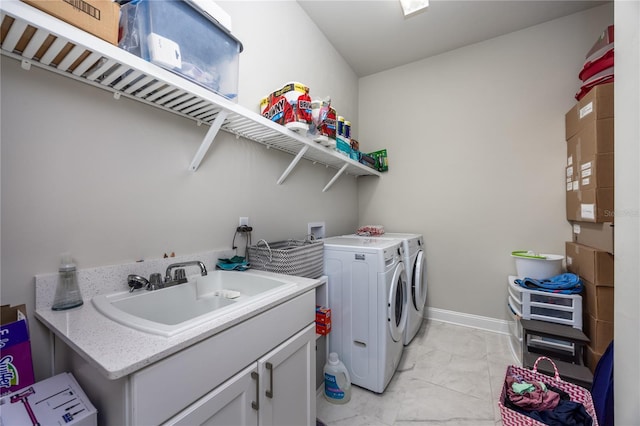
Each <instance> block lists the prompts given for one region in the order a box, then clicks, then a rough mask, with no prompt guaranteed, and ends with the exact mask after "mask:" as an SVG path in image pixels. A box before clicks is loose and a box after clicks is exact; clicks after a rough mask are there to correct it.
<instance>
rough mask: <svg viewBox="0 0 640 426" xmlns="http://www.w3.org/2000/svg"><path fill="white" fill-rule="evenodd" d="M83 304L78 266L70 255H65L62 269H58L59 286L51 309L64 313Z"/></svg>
mask: <svg viewBox="0 0 640 426" xmlns="http://www.w3.org/2000/svg"><path fill="white" fill-rule="evenodd" d="M82 303H83V301H82V294H81V293H80V287H78V277H77V272H76V264H75V263H73V259H72V258H71V254H70V253H63V254H62V256H61V259H60V267H59V268H58V286H57V287H56V295H55V298H54V299H53V306H51V309H53V310H54V311H63V310H65V309H71V308H75V307H77V306H80V305H82Z"/></svg>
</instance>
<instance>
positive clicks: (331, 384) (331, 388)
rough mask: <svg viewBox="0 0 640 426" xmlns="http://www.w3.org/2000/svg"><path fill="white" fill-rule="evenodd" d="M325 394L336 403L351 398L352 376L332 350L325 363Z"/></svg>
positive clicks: (343, 402)
mask: <svg viewBox="0 0 640 426" xmlns="http://www.w3.org/2000/svg"><path fill="white" fill-rule="evenodd" d="M324 396H325V398H326V399H327V401H329V402H332V403H334V404H346V403H347V402H349V400H350V399H351V378H350V377H349V372H348V371H347V367H345V366H344V364H343V363H342V362H341V361H340V360H339V359H338V354H337V353H335V352H331V353H330V354H329V359H328V360H327V363H326V364H325V365H324Z"/></svg>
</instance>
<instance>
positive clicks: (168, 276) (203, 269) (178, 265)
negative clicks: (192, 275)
mask: <svg viewBox="0 0 640 426" xmlns="http://www.w3.org/2000/svg"><path fill="white" fill-rule="evenodd" d="M185 266H198V267H200V275H202V276H203V277H204V276H205V275H207V268H206V266H204V263H202V262H201V261H199V260H192V261H189V262H179V263H172V264H171V265H169V266H167V271H166V272H165V274H164V275H165V276H164V281H165V283H168V282H170V281H178V280H179V281H182V282H186V281H187V278H186V275H185V274H184V269H177V270H176V272H175V277H173V278H172V277H171V270H172V269H173V268H184V267H185ZM180 271H181V272H180ZM183 280H184V281H183Z"/></svg>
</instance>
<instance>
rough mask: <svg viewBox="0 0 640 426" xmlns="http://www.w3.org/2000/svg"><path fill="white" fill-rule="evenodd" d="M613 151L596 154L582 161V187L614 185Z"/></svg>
mask: <svg viewBox="0 0 640 426" xmlns="http://www.w3.org/2000/svg"><path fill="white" fill-rule="evenodd" d="M613 180H614V169H613V153H612V152H610V153H607V154H595V155H594V156H593V157H590V158H583V159H582V160H581V162H580V189H583V190H585V189H595V188H611V187H613Z"/></svg>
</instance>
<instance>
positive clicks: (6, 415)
mask: <svg viewBox="0 0 640 426" xmlns="http://www.w3.org/2000/svg"><path fill="white" fill-rule="evenodd" d="M0 407H2V408H1V409H0V424H2V425H36V424H40V425H58V424H61V425H74V426H95V425H97V424H98V412H97V411H96V409H95V407H94V406H93V404H91V401H89V398H87V395H85V393H84V392H83V391H82V388H80V385H79V384H78V382H76V379H75V378H74V377H73V376H72V375H71V373H62V374H58V375H57V376H53V377H50V378H48V379H46V380H42V381H40V382H38V383H35V384H33V385H31V386H27V387H24V388H22V389H20V390H17V391H16V392H13V393H10V394H7V395H5V396H3V397H2V398H0Z"/></svg>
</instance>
